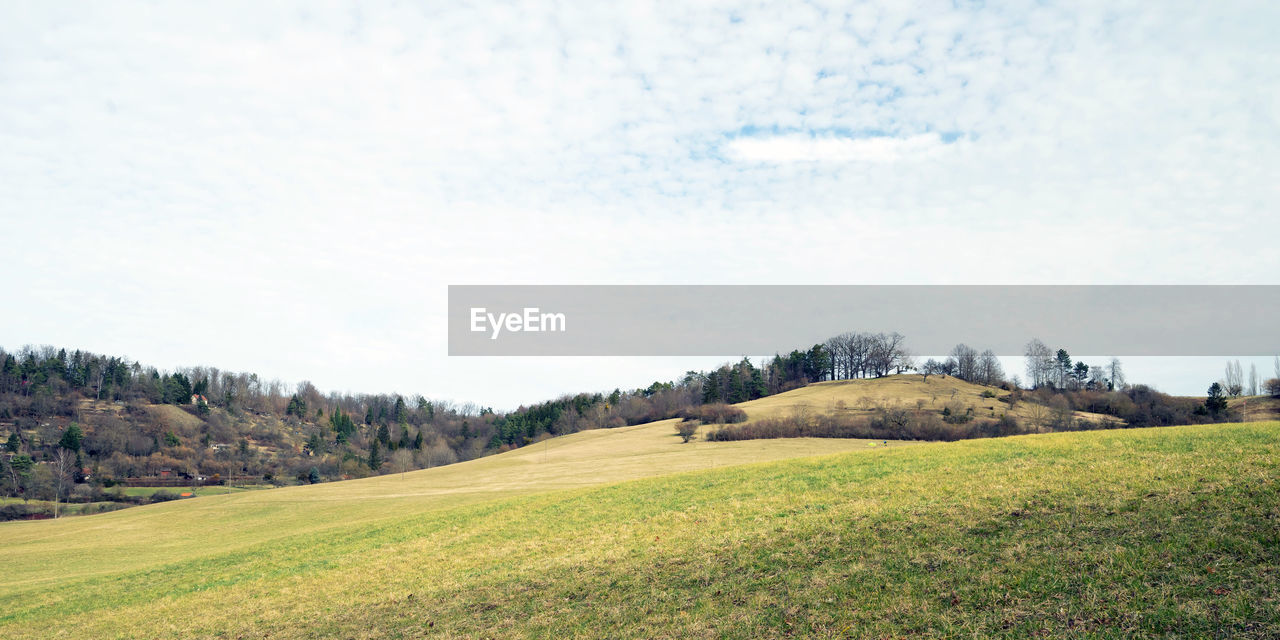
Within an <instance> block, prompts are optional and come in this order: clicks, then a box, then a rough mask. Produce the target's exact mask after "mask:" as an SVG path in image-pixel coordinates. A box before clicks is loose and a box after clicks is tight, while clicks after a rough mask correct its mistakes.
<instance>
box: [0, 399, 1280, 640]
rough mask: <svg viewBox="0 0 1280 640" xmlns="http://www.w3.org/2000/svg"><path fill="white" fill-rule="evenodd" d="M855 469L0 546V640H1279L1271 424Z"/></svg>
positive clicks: (987, 449) (139, 526)
mask: <svg viewBox="0 0 1280 640" xmlns="http://www.w3.org/2000/svg"><path fill="white" fill-rule="evenodd" d="M819 390H820V391H825V390H822V389H821V388H820V387H819ZM810 393H814V392H810ZM820 396H822V394H821V393H819V394H816V395H815V396H814V397H813V399H814V400H815V401H821V400H819V397H820ZM775 401H776V399H775ZM777 406H782V405H777ZM777 406H770V405H767V404H766V405H764V406H750V405H748V406H747V409H748V411H749V412H754V413H755V414H756V415H765V414H766V413H767V412H768V411H773V410H779V409H777ZM868 444H869V443H866V442H858V441H841V440H796V441H791V440H767V441H748V442H735V443H710V442H695V443H691V444H680V440H679V438H677V437H676V436H675V435H674V433H673V430H672V421H663V422H659V423H653V424H650V425H643V426H637V427H630V428H623V429H614V430H599V431H588V432H582V433H577V434H573V435H570V436H564V437H561V438H556V439H553V440H549V441H546V442H545V443H539V444H537V445H534V446H530V447H526V448H522V449H519V450H515V451H511V452H508V453H505V454H501V455H498V456H492V457H488V458H484V459H481V460H476V461H471V462H467V463H462V464H459V465H451V466H448V467H441V468H436V469H430V470H425V471H417V472H410V473H407V474H403V475H391V476H383V477H378V478H370V479H365V480H357V481H350V482H343V483H332V484H322V485H314V486H305V487H290V488H283V489H276V490H271V491H259V492H249V493H240V494H233V495H224V496H211V497H202V498H197V499H193V500H186V501H181V502H174V503H165V504H158V505H151V506H145V507H138V508H135V509H130V510H126V511H121V512H115V513H109V514H103V515H95V516H89V517H83V518H72V519H64V520H59V521H40V522H14V523H5V524H2V525H0V540H3V542H0V551H2V552H0V575H4V576H5V580H4V581H3V582H2V583H0V636H4V637H12V638H21V637H71V636H75V637H182V638H193V637H236V638H254V637H334V636H336V637H349V638H372V637H419V636H433V637H434V636H439V637H528V636H554V637H575V636H576V637H595V636H600V635H609V636H612V637H759V636H783V635H793V634H794V635H805V636H821V637H886V636H902V635H921V636H926V637H927V636H933V637H950V636H970V637H971V636H989V637H1010V638H1013V637H1018V638H1021V637H1029V636H1033V635H1041V636H1043V635H1048V636H1056V637H1119V636H1126V637H1130V636H1133V635H1148V636H1161V635H1169V634H1172V635H1180V636H1207V635H1219V636H1223V635H1229V636H1233V637H1253V638H1264V637H1275V636H1276V635H1277V634H1280V606H1277V605H1278V604H1280V578H1278V575H1280V574H1278V573H1277V572H1278V571H1280V483H1278V481H1277V478H1278V477H1280V462H1278V460H1280V457H1278V456H1277V453H1280V424H1277V423H1253V424H1232V425H1215V426H1196V427H1175V428H1161V429H1133V430H1120V431H1095V432H1084V433H1064V434H1047V435H1033V436H1020V437H1013V438H1001V439H986V440H975V441H965V442H958V443H946V444H944V443H929V444H914V445H911V446H890V447H882V446H877V447H872V446H868ZM817 453H831V454H832V455H823V456H817V457H814V454H817Z"/></svg>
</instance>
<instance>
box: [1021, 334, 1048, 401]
mask: <svg viewBox="0 0 1280 640" xmlns="http://www.w3.org/2000/svg"><path fill="white" fill-rule="evenodd" d="M1025 355H1026V358H1027V382H1028V383H1030V384H1031V388H1032V389H1038V388H1040V387H1042V386H1044V385H1046V384H1048V383H1049V382H1052V380H1053V378H1052V376H1053V371H1054V361H1053V352H1052V351H1050V350H1049V347H1047V346H1045V344H1044V343H1043V342H1040V340H1039V339H1034V338H1033V339H1032V340H1031V342H1028V343H1027V350H1026V354H1025Z"/></svg>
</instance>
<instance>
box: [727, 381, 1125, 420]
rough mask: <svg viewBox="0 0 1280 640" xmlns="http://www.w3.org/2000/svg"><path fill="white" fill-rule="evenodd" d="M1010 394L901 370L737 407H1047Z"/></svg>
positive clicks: (781, 413) (753, 414)
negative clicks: (1012, 403) (1011, 398)
mask: <svg viewBox="0 0 1280 640" xmlns="http://www.w3.org/2000/svg"><path fill="white" fill-rule="evenodd" d="M1009 395H1010V392H1009V391H1007V390H1004V389H999V388H997V387H989V386H985V385H980V384H974V383H971V382H965V381H964V380H961V379H959V378H956V377H955V376H929V377H928V378H927V379H922V377H921V376H920V375H917V374H899V375H891V376H885V377H883V378H866V379H856V380H834V381H830V382H817V383H813V384H810V385H807V386H804V387H800V388H799V389H794V390H791V391H788V392H786V393H780V394H777V395H773V396H766V397H764V398H760V399H759V400H752V401H750V402H743V403H741V404H739V405H737V406H738V407H740V408H742V409H743V410H745V411H746V412H747V417H748V422H751V421H755V420H762V419H767V418H781V417H787V416H789V415H792V414H794V413H795V412H796V411H797V409H801V408H803V409H802V410H805V411H810V412H814V413H834V414H846V415H870V414H871V413H873V412H874V411H875V410H876V409H877V408H891V407H898V408H904V409H917V408H918V409H920V410H923V411H929V412H935V413H940V412H941V411H942V410H943V409H944V408H945V407H947V406H948V405H953V406H954V407H959V409H960V410H961V411H969V410H972V412H973V415H974V416H976V417H990V418H995V417H999V416H1000V415H1002V414H1006V413H1007V414H1009V415H1011V416H1013V417H1015V418H1017V419H1018V420H1019V422H1025V423H1031V422H1034V421H1035V420H1036V419H1037V415H1036V409H1037V408H1041V409H1043V407H1042V406H1041V405H1035V404H1032V403H1030V402H1021V403H1017V404H1016V405H1015V406H1013V407H1012V408H1011V407H1010V406H1009V403H1008V398H1009ZM1073 413H1074V415H1075V417H1076V418H1081V419H1086V420H1091V421H1095V422H1105V423H1112V424H1123V423H1122V421H1120V420H1119V419H1118V418H1114V417H1112V416H1106V415H1102V414H1097V413H1087V412H1084V411H1075V412H1073Z"/></svg>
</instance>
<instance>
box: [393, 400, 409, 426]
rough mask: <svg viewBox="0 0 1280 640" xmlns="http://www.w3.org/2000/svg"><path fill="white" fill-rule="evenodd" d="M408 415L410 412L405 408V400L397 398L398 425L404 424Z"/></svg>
mask: <svg viewBox="0 0 1280 640" xmlns="http://www.w3.org/2000/svg"><path fill="white" fill-rule="evenodd" d="M407 413H408V410H407V408H406V407H405V406H404V398H401V397H400V396H396V409H395V419H396V422H397V423H399V422H404V421H405V419H406V414H407Z"/></svg>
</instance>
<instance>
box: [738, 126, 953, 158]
mask: <svg viewBox="0 0 1280 640" xmlns="http://www.w3.org/2000/svg"><path fill="white" fill-rule="evenodd" d="M728 149H729V153H730V154H731V155H732V156H733V157H734V158H735V159H737V160H741V161H745V162H761V163H784V162H866V163H876V164H879V163H890V162H898V161H902V160H920V159H924V158H930V157H935V156H937V155H938V154H939V153H940V152H941V151H942V150H943V149H944V143H943V142H942V138H941V137H940V136H938V135H937V134H931V133H924V134H919V135H914V136H908V137H905V138H895V137H889V136H871V137H865V138H852V137H837V136H806V135H799V134H791V135H781V136H769V137H764V138H755V137H748V138H735V139H734V140H732V141H731V142H729V144H728Z"/></svg>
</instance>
